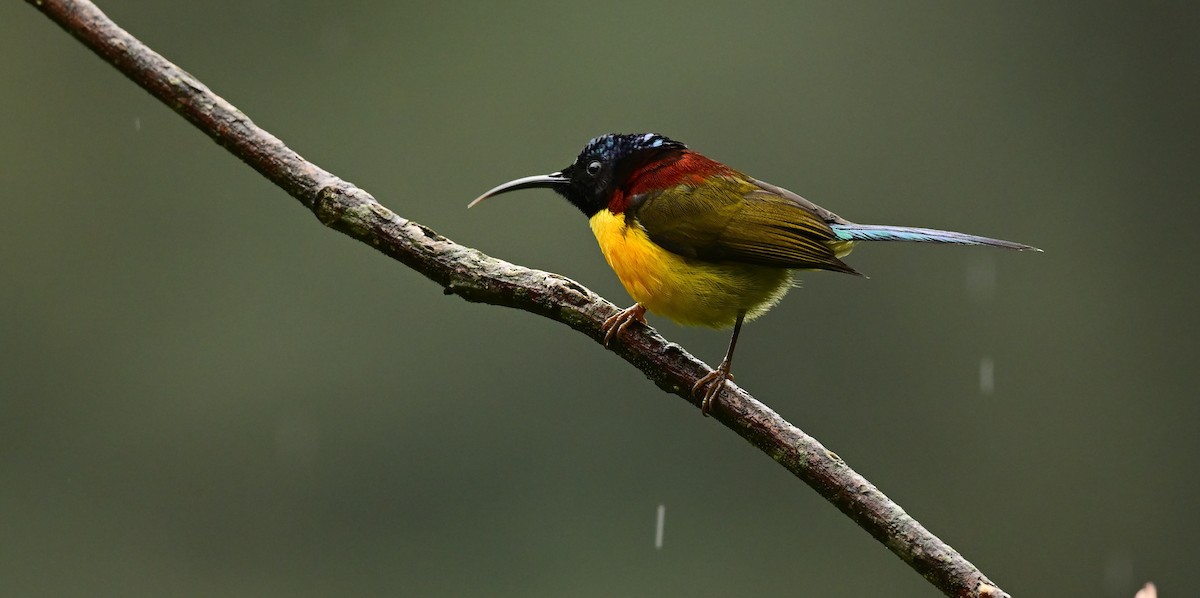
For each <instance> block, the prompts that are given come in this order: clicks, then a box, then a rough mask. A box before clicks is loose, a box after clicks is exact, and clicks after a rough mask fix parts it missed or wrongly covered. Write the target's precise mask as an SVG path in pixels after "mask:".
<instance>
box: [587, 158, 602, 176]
mask: <svg viewBox="0 0 1200 598" xmlns="http://www.w3.org/2000/svg"><path fill="white" fill-rule="evenodd" d="M600 167H601V164H600V161H599V160H596V161H593V162H592V163H591V164H588V165H587V173H588V174H589V175H591V176H596V175H598V174H600Z"/></svg>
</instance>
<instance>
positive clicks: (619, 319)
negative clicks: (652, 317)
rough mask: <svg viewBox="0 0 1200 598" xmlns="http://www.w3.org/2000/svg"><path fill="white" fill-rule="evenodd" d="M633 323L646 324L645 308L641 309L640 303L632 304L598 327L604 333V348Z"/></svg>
mask: <svg viewBox="0 0 1200 598" xmlns="http://www.w3.org/2000/svg"><path fill="white" fill-rule="evenodd" d="M634 322H637V323H639V324H642V325H645V324H646V308H645V307H642V304H641V303H634V304H633V305H631V306H630V307H628V308H626V309H623V310H621V311H619V312H617V313H615V314H613V315H612V316H610V317H609V318H608V319H607V320H604V324H602V325H601V326H600V329H601V330H603V331H604V346H605V347H607V346H608V343H610V342H612V339H614V338H616V337H617V335H618V334H621V333H622V332H624V331H625V329H626V328H629V325H630V324H633V323H634Z"/></svg>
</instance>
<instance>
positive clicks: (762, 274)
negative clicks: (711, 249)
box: [590, 210, 792, 328]
mask: <svg viewBox="0 0 1200 598" xmlns="http://www.w3.org/2000/svg"><path fill="white" fill-rule="evenodd" d="M590 222H591V225H592V232H593V233H595V235H596V241H598V242H599V243H600V251H601V252H602V253H603V254H604V259H606V260H608V265H609V266H611V267H612V269H613V271H615V272H616V273H617V278H619V279H620V280H621V284H623V285H624V286H625V290H626V291H627V292H628V293H629V296H631V297H633V300H634V301H637V302H638V303H641V304H642V305H643V306H645V307H646V309H648V310H650V312H651V313H655V314H659V315H661V316H665V317H668V318H670V319H672V320H674V321H676V322H678V323H680V324H685V325H688V326H710V327H713V328H728V327H730V326H733V324H734V322H735V321H736V320H737V315H738V314H739V313H742V312H745V313H746V319H747V320H752V319H754V318H756V317H758V316H760V315H762V314H764V313H766V312H767V310H769V309H771V308H772V307H774V305H775V304H776V303H778V302H779V300H780V299H782V298H783V295H784V294H785V293H787V290H788V289H789V288H791V286H792V274H791V272H790V271H789V270H787V269H785V268H773V267H769V266H753V265H748V264H732V263H708V262H703V261H700V260H696V259H691V258H685V257H683V256H680V255H676V254H674V253H671V252H670V251H667V250H665V249H663V248H661V247H659V246H658V245H656V244H655V243H654V242H653V241H651V240H650V238H649V237H648V236H647V235H646V231H644V230H642V228H641V227H640V226H638V225H636V224H635V225H633V226H626V225H625V215H624V214H613V213H612V212H610V211H608V210H600V211H599V212H597V213H596V215H595V216H592V218H591V221H590Z"/></svg>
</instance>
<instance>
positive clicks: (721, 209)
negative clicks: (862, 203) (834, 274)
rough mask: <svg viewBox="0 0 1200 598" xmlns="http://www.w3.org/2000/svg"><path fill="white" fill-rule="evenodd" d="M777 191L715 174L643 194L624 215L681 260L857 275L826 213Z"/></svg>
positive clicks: (748, 180) (746, 179) (751, 181)
mask: <svg viewBox="0 0 1200 598" xmlns="http://www.w3.org/2000/svg"><path fill="white" fill-rule="evenodd" d="M777 189H778V188H771V187H769V186H767V185H763V184H760V183H759V182H758V181H755V180H754V179H750V178H748V177H744V176H740V175H735V176H713V177H709V178H708V179H706V180H705V181H704V183H703V184H699V185H689V184H681V185H676V186H674V187H670V188H668V189H664V190H660V191H652V192H648V193H643V194H641V195H639V196H637V197H635V198H634V199H633V201H632V202H631V203H630V207H629V209H628V210H627V212H626V213H627V215H632V216H633V220H634V221H636V222H637V223H638V224H640V225H641V226H642V227H643V228H644V229H645V230H646V233H647V234H648V235H649V236H650V239H651V240H652V241H654V242H655V243H658V244H659V245H661V246H662V247H664V248H666V249H667V250H669V251H672V252H674V253H677V254H679V255H682V256H685V257H693V258H699V259H705V260H713V261H728V262H740V263H747V264H756V265H763V266H776V267H781V268H797V269H821V270H835V271H838V272H847V273H851V274H857V272H856V271H855V270H854V269H853V268H851V267H850V266H848V265H846V264H845V263H843V262H842V261H841V260H839V259H838V258H837V256H836V255H835V254H834V250H833V247H832V246H831V244H834V243H837V242H840V241H841V239H840V238H839V237H838V236H837V235H836V234H835V233H834V232H833V230H832V229H831V228H830V227H829V223H827V222H826V220H825V218H824V216H825V214H823V213H820V212H818V211H817V210H815V209H813V208H812V207H811V206H812V204H811V203H810V202H807V201H804V202H799V201H795V200H794V199H793V198H792V197H789V196H788V195H785V194H783V193H780V192H779V191H777ZM787 193H788V194H790V192H787ZM791 195H794V194H791ZM796 197H799V196H796ZM830 214H832V213H830ZM833 217H834V218H836V215H834V216H833Z"/></svg>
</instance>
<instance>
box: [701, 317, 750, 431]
mask: <svg viewBox="0 0 1200 598" xmlns="http://www.w3.org/2000/svg"><path fill="white" fill-rule="evenodd" d="M745 318H746V314H745V313H740V314H738V317H737V323H735V324H734V325H733V338H731V339H729V350H728V351H726V352H725V359H722V360H721V365H719V366H717V369H715V370H713V371H711V372H709V373H707V374H705V375H704V377H702V378H700V379H699V380H697V381H696V383H695V384H693V385H692V396H693V397H695V396H698V395H700V393H701V392H703V393H704V394H703V398H702V399H701V400H700V413H701V414H702V415H704V417H708V412H709V411H711V410H712V406H713V403H714V402H716V400H717V397H718V396H720V394H721V390H722V389H723V388H725V381H726V380H733V374H730V373H729V368H731V367H733V350H734V348H736V347H737V339H738V333H739V332H741V331H742V320H744V319H745Z"/></svg>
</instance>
